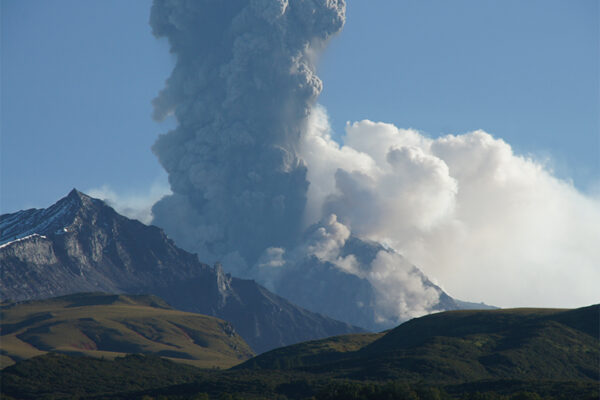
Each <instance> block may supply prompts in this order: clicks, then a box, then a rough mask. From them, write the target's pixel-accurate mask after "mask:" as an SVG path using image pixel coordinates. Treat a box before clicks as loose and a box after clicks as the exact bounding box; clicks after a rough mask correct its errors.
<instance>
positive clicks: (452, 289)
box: [301, 107, 600, 306]
mask: <svg viewBox="0 0 600 400" xmlns="http://www.w3.org/2000/svg"><path fill="white" fill-rule="evenodd" d="M310 122H311V125H310V128H309V129H308V134H307V135H306V136H305V138H304V141H303V143H302V147H301V153H302V156H303V158H304V159H305V160H306V164H307V166H308V175H307V176H308V179H309V181H310V186H309V191H308V196H309V199H308V203H307V204H308V209H307V212H306V219H307V222H309V223H310V222H314V220H315V218H319V217H320V216H322V215H329V214H335V215H337V217H338V219H339V221H340V222H341V223H343V224H344V225H345V226H347V227H349V228H350V229H351V231H352V232H353V233H354V234H357V235H359V236H362V237H365V238H368V239H371V240H376V241H379V242H382V243H386V244H388V245H390V246H392V247H393V248H395V249H396V250H398V251H399V252H400V253H401V254H403V255H404V256H406V258H407V259H408V260H410V261H411V262H412V263H415V264H416V265H418V266H419V267H420V268H421V269H422V270H423V271H424V272H425V273H426V274H427V275H428V276H429V277H430V278H433V279H435V280H436V281H437V282H440V283H441V284H442V285H443V287H444V288H445V289H446V290H448V292H449V293H450V294H451V295H454V296H456V297H458V298H464V299H467V300H472V301H481V300H483V301H486V302H488V303H491V304H495V305H500V306H581V305H584V304H589V303H593V302H598V301H599V300H600V295H598V291H597V289H596V282H599V281H600V249H599V248H598V242H599V240H600V202H599V201H598V200H597V199H594V198H592V197H589V196H586V195H584V194H582V193H580V192H579V191H578V190H577V189H576V188H574V187H573V185H572V184H570V183H568V182H565V181H563V180H560V179H558V178H556V177H555V176H553V175H552V172H551V171H550V170H548V169H547V168H546V167H545V165H544V164H543V163H540V162H537V161H536V160H534V159H531V158H527V157H524V156H520V155H516V154H514V152H513V151H512V149H511V147H510V145H509V144H507V143H506V142H504V141H502V140H501V139H497V138H494V137H493V136H492V135H490V134H488V133H486V132H484V131H481V130H479V131H474V132H469V133H466V134H461V135H448V136H444V137H440V138H437V139H431V138H428V137H426V136H425V135H423V134H421V133H420V132H417V131H415V130H405V129H398V128H396V127H395V126H393V125H390V124H384V123H375V122H371V121H368V120H365V121H360V122H356V123H353V124H348V125H347V127H346V135H345V137H344V138H343V142H344V145H342V146H341V145H339V144H337V143H336V142H335V141H333V140H332V139H331V134H330V130H329V126H328V124H327V116H326V114H325V112H324V110H323V109H322V108H320V107H317V108H315V109H314V110H313V115H312V117H311V121H310ZM387 264H390V263H381V265H387ZM379 270H380V274H381V275H382V276H385V274H386V272H385V267H381V268H379ZM389 289H390V292H391V293H393V289H392V288H389ZM379 291H381V292H385V289H382V290H379ZM426 303H427V302H426V301H425V302H424V304H426Z"/></svg>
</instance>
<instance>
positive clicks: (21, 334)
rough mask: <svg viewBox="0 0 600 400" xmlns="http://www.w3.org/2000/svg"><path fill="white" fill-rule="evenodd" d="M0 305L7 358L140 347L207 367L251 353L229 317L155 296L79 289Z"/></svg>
mask: <svg viewBox="0 0 600 400" xmlns="http://www.w3.org/2000/svg"><path fill="white" fill-rule="evenodd" d="M0 310H2V311H1V312H2V326H1V328H0V332H1V335H2V336H1V339H2V341H1V346H0V347H1V350H2V354H3V355H4V356H5V357H7V358H10V359H11V360H12V361H18V360H21V359H25V358H29V357H31V356H34V355H41V354H44V353H45V352H49V351H60V352H65V353H70V354H80V355H90V356H97V357H98V356H102V357H106V358H114V357H115V356H123V355H125V354H127V353H144V354H154V355H159V356H164V357H168V358H171V359H173V360H174V361H180V362H187V363H189V364H192V365H195V366H198V367H204V368H212V367H217V366H218V367H230V366H232V365H235V364H238V363H240V362H241V361H243V360H246V359H248V358H250V357H251V356H252V355H253V352H252V350H251V349H250V347H249V346H248V345H247V344H246V343H245V342H244V341H243V339H242V338H241V337H240V336H239V335H238V334H236V333H235V331H234V329H233V327H232V326H231V324H230V323H228V322H226V321H223V320H220V319H217V318H214V317H208V316H205V315H200V314H193V313H188V312H183V311H178V310H174V309H172V308H171V307H170V306H169V305H167V304H166V303H165V302H164V301H162V300H161V299H159V298H157V297H155V296H124V295H109V294H104V293H81V294H75V295H68V296H63V297H57V298H53V299H48V300H35V301H28V302H23V303H4V304H2V305H1V306H0ZM3 366H5V365H3Z"/></svg>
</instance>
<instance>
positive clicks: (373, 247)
mask: <svg viewBox="0 0 600 400" xmlns="http://www.w3.org/2000/svg"><path fill="white" fill-rule="evenodd" d="M380 253H382V254H386V255H390V256H392V257H393V259H394V262H395V265H394V267H395V268H396V269H397V270H398V271H402V272H401V274H402V276H406V277H409V279H410V284H413V285H414V284H415V282H416V283H417V286H418V287H419V289H418V290H417V291H416V293H411V290H414V289H413V288H411V287H408V284H409V283H407V282H406V281H405V282H402V281H399V282H395V284H394V292H395V293H396V294H398V295H401V294H406V295H405V296H404V298H402V296H397V298H396V297H394V299H393V300H389V299H387V298H385V299H383V298H382V297H383V296H382V295H383V294H384V293H382V292H381V291H379V290H377V288H376V287H375V286H374V284H373V282H372V281H371V280H370V279H368V276H369V275H370V274H371V273H372V272H373V265H374V263H375V262H376V261H375V260H376V259H377V257H378V256H379V255H380ZM339 257H341V258H342V259H348V258H349V257H351V258H352V260H353V262H354V264H355V265H356V269H357V270H358V271H351V272H350V271H348V270H345V269H343V268H340V267H339V266H338V265H337V264H336V263H335V262H331V261H327V260H323V259H320V258H319V257H317V256H316V255H306V256H304V257H301V258H300V259H299V260H297V261H296V262H293V263H290V264H288V265H286V267H285V268H281V270H282V271H281V272H279V275H278V277H277V279H272V278H271V279H270V281H266V282H264V283H265V284H267V285H269V286H267V287H269V289H271V290H273V291H274V292H275V293H277V294H281V295H285V297H286V298H287V299H289V300H290V301H292V302H293V303H294V304H298V305H299V306H301V307H304V308H306V309H308V310H311V311H314V312H319V313H323V314H325V315H327V316H330V317H332V318H335V319H337V320H340V321H345V322H348V323H350V324H352V325H357V326H361V327H364V328H366V329H368V330H370V331H374V332H377V331H382V330H386V329H389V328H393V327H395V326H397V325H398V324H399V323H401V322H404V321H405V320H407V319H410V317H411V316H414V315H412V314H411V312H410V311H411V310H410V307H409V303H410V302H411V300H413V299H414V298H419V295H420V294H422V293H425V292H426V291H429V292H430V293H432V295H433V296H434V297H435V301H433V302H432V303H431V304H428V305H427V307H424V308H420V307H421V304H419V302H418V301H415V305H416V306H419V311H418V312H417V313H416V314H417V315H423V314H425V313H432V312H438V311H448V310H458V309H462V308H469V306H468V305H471V306H472V307H473V308H486V307H487V308H494V307H490V306H487V305H484V304H481V305H477V304H475V303H467V302H461V301H459V300H455V299H453V298H452V297H450V296H449V295H448V294H447V293H446V292H444V291H443V290H442V289H441V288H440V287H439V286H437V285H435V284H434V283H432V282H431V281H430V280H429V279H428V278H427V277H426V276H425V274H423V272H421V270H419V269H418V268H417V267H415V266H414V265H412V264H410V263H408V262H407V260H406V259H404V258H403V257H402V256H400V255H399V254H397V253H395V252H394V250H392V249H390V248H386V247H384V246H382V245H381V244H379V243H377V242H373V241H368V240H364V239H361V238H358V237H356V236H350V237H349V238H348V239H347V240H346V241H345V243H344V245H343V246H342V247H341V249H340V255H339ZM257 278H259V279H260V276H258V277H257ZM269 278H270V277H269ZM259 282H260V280H259ZM308 287H309V288H311V290H306V288H308ZM385 294H389V293H385ZM415 294H416V296H415ZM382 300H384V301H382ZM391 303H395V304H393V305H392V304H391ZM401 304H403V306H401ZM402 307H406V308H407V309H406V310H404V311H407V313H406V314H405V315H398V314H395V312H397V310H398V309H399V308H402ZM386 309H387V311H389V310H392V312H388V313H387V315H386V313H385V311H386ZM382 311H384V312H382Z"/></svg>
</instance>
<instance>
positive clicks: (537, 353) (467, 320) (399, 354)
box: [236, 305, 600, 383]
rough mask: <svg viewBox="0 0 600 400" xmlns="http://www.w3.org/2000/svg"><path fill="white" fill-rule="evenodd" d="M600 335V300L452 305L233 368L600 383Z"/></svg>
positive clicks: (381, 377)
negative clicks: (545, 305)
mask: <svg viewBox="0 0 600 400" xmlns="http://www.w3.org/2000/svg"><path fill="white" fill-rule="evenodd" d="M599 338H600V305H594V306H589V307H584V308H579V309H573V310H562V309H506V310H478V311H471V310H461V311H448V312H442V313H437V314H431V315H427V316H424V317H421V318H415V319H413V320H410V321H408V322H406V323H404V324H402V325H400V326H398V327H397V328H395V329H393V330H391V331H389V332H387V333H386V334H385V335H383V336H381V337H378V336H376V334H367V335H360V336H356V335H350V336H342V337H340V338H329V339H324V340H321V341H317V342H309V343H302V344H298V345H294V346H289V347H285V348H281V349H276V350H272V351H270V352H267V353H265V354H262V355H260V356H257V357H255V358H253V359H251V360H248V361H246V362H245V363H244V364H241V365H240V366H238V367H236V368H237V369H244V368H248V369H273V370H281V369H285V370H297V371H303V372H311V373H318V374H327V375H328V376H330V377H336V378H352V379H361V380H365V379H367V380H387V379H403V380H408V381H414V382H418V381H426V382H437V383H440V382H442V383H448V382H452V383H461V382H475V381H481V380H500V379H504V380H511V379H512V380H548V381H551V380H554V381H591V382H594V381H595V382H598V380H599V379H600V346H599V345H600V343H599ZM358 339H359V340H358ZM342 342H350V343H354V345H353V346H340V345H339V343H342ZM358 342H359V343H358ZM361 344H362V346H361Z"/></svg>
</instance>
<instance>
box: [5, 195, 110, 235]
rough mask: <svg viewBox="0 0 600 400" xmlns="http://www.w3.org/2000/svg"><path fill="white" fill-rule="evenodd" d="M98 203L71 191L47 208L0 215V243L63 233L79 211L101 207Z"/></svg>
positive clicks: (100, 202) (100, 203) (98, 201)
mask: <svg viewBox="0 0 600 400" xmlns="http://www.w3.org/2000/svg"><path fill="white" fill-rule="evenodd" d="M101 205H104V203H103V202H102V201H101V200H97V199H94V198H92V197H90V196H88V195H86V194H85V193H82V192H80V191H78V190H77V189H73V190H71V191H70V192H69V194H68V195H67V196H65V197H63V198H62V199H60V200H58V201H57V202H56V203H54V204H53V205H51V206H50V207H48V208H42V209H35V208H32V209H29V210H23V211H18V212H16V213H13V214H4V215H1V216H0V244H6V243H8V242H12V241H14V240H17V239H21V238H24V237H26V236H29V235H32V234H34V233H37V234H39V235H47V234H57V233H63V232H66V231H67V227H68V226H69V225H71V224H72V223H73V221H74V220H75V218H76V216H77V215H78V214H79V213H80V211H81V210H82V209H86V210H89V209H92V208H94V206H101Z"/></svg>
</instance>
